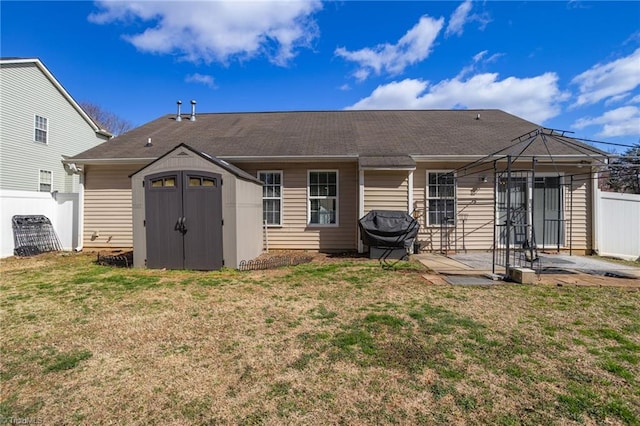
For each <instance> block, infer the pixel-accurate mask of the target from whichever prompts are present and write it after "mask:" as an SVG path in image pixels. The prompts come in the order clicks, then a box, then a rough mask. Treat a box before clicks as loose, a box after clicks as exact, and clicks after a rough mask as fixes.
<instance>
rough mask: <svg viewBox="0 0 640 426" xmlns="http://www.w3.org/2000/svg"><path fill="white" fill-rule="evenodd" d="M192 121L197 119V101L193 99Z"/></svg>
mask: <svg viewBox="0 0 640 426" xmlns="http://www.w3.org/2000/svg"><path fill="white" fill-rule="evenodd" d="M189 120H190V121H196V101H193V100H192V101H191V118H189Z"/></svg>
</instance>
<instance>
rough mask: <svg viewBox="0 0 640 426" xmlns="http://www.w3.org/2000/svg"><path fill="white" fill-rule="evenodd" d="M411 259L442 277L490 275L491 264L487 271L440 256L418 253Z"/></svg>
mask: <svg viewBox="0 0 640 426" xmlns="http://www.w3.org/2000/svg"><path fill="white" fill-rule="evenodd" d="M413 257H414V258H415V259H418V261H420V263H422V264H423V265H424V266H426V267H427V268H429V269H431V270H432V271H434V272H436V273H438V274H442V275H484V274H489V273H491V264H489V265H488V267H489V269H486V268H481V269H477V268H474V267H471V266H469V265H467V264H465V263H462V262H459V261H457V260H454V259H452V258H450V257H447V256H444V255H442V254H436V253H420V254H414V255H413Z"/></svg>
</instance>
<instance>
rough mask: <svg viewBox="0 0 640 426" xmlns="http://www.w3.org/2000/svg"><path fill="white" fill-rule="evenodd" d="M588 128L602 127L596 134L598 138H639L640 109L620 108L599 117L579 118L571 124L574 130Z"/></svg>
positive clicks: (632, 107) (633, 107)
mask: <svg viewBox="0 0 640 426" xmlns="http://www.w3.org/2000/svg"><path fill="white" fill-rule="evenodd" d="M589 126H602V130H600V131H599V132H598V133H597V136H600V137H614V136H640V108H638V107H636V106H625V107H620V108H617V109H614V110H611V111H607V112H605V113H604V114H602V115H601V116H599V117H595V118H591V117H586V118H581V119H579V120H577V121H576V122H575V123H573V127H575V128H576V129H583V128H585V127H589Z"/></svg>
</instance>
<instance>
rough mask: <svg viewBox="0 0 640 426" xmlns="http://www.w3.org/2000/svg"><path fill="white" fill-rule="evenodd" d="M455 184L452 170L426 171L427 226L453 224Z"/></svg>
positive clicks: (454, 215) (454, 216)
mask: <svg viewBox="0 0 640 426" xmlns="http://www.w3.org/2000/svg"><path fill="white" fill-rule="evenodd" d="M455 218H456V185H455V177H454V175H453V172H448V171H433V172H427V226H435V225H445V226H446V225H455V223H456V222H455Z"/></svg>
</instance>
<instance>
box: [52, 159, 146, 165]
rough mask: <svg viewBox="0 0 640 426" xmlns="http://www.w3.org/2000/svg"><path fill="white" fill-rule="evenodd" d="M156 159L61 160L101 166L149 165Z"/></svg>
mask: <svg viewBox="0 0 640 426" xmlns="http://www.w3.org/2000/svg"><path fill="white" fill-rule="evenodd" d="M157 158H158V157H149V158H66V159H64V160H62V162H63V163H64V164H71V163H75V164H82V165H89V166H94V165H101V164H141V163H149V162H151V161H154V160H156V159H157Z"/></svg>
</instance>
